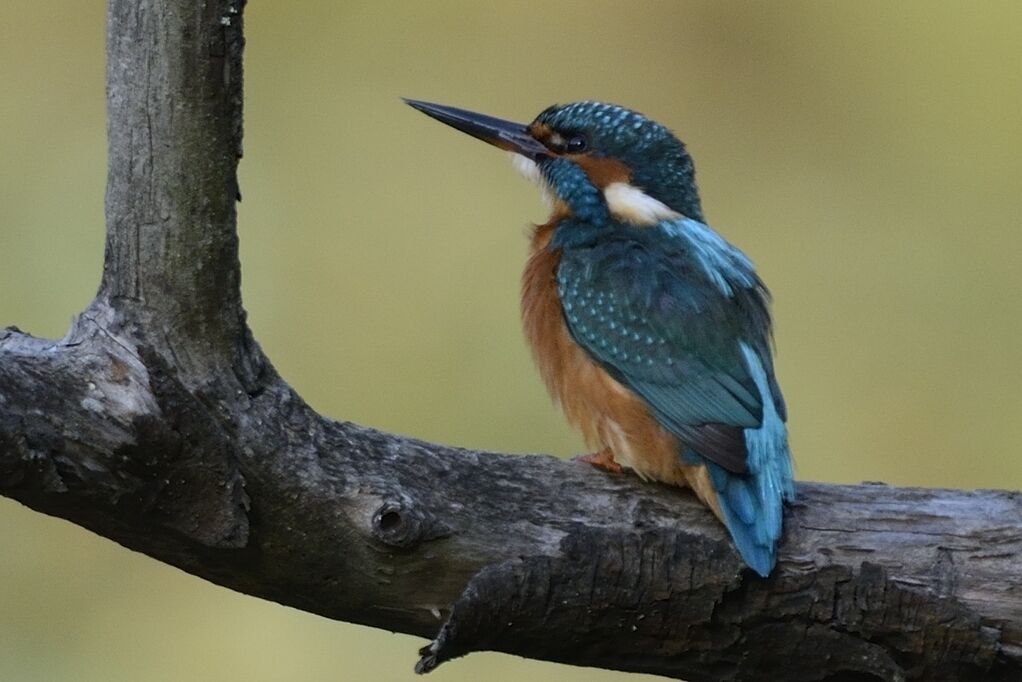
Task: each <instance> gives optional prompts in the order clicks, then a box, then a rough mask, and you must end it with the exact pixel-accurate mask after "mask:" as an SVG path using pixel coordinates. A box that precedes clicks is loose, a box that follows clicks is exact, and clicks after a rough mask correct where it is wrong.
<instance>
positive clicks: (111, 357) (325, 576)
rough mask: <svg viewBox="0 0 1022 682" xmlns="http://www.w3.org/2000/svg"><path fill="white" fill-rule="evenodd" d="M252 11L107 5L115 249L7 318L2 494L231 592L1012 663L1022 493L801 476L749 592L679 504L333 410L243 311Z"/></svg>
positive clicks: (874, 657)
mask: <svg viewBox="0 0 1022 682" xmlns="http://www.w3.org/2000/svg"><path fill="white" fill-rule="evenodd" d="M242 4H243V2H242V1H241V0H230V1H229V0H217V1H213V0H207V1H206V2H200V3H195V2H193V0H162V1H160V2H157V1H156V0H111V1H110V4H109V33H108V51H109V67H108V74H107V76H108V97H109V114H110V130H109V135H110V171H109V185H108V191H107V252H106V265H105V268H104V276H103V285H102V287H101V289H100V292H99V294H98V295H97V298H96V300H95V301H93V303H92V304H91V305H90V306H89V308H88V309H87V310H86V311H85V312H84V313H83V314H82V315H81V316H80V317H79V318H78V319H77V320H76V321H75V323H74V324H73V326H72V329H71V330H70V331H69V333H68V335H67V336H66V337H65V338H64V339H62V340H60V341H47V340H42V339H36V338H33V337H31V336H28V335H26V334H23V333H21V332H19V331H18V330H16V329H13V328H10V329H8V330H5V331H0V493H2V494H3V495H5V496H8V497H11V498H13V499H17V500H19V501H21V502H23V503H24V504H26V505H28V506H30V507H32V508H33V509H37V510H39V511H41V512H44V513H47V514H53V515H56V516H60V517H63V518H66V519H69V520H71V521H73V522H75V523H78V524H80V525H82V526H85V527H87V528H89V529H91V530H93V531H95V532H96V533H99V534H101V535H104V536H106V537H109V538H112V539H114V540H116V541H118V542H120V543H121V544H123V545H125V546H126V547H129V548H131V549H135V550H137V551H141V552H144V553H146V554H148V555H150V556H152V557H155V558H156V559H158V560H160V561H164V562H167V563H170V564H173V565H175V566H178V567H180V568H182V569H183V570H186V571H188V572H190V573H193V574H195V575H199V576H202V577H204V578H206V579H208V580H212V581H214V582H217V583H219V584H221V585H225V586H227V587H230V588H232V589H235V590H238V591H241V592H244V593H247V594H252V595H256V596H259V597H263V598H266V599H271V600H274V601H278V602H281V603H284V604H289V605H291V606H295V607H297V608H300V609H304V610H307V611H311V612H314V613H319V614H322V615H325V616H327V617H330V618H335V619H339V620H346V621H351V622H356V623H363V624H367V625H372V626H376V627H383V628H387V629H391V630H400V631H403V632H409V633H413V634H418V635H423V636H426V637H435V638H434V639H433V642H432V644H430V645H429V646H428V647H426V648H425V649H424V650H423V658H422V660H421V661H420V664H419V669H420V670H422V671H426V670H429V669H431V668H432V667H434V666H436V665H437V664H438V663H440V662H442V661H444V660H447V659H449V658H452V657H455V656H458V655H462V654H464V653H466V652H469V651H474V650H481V649H492V650H498V651H507V652H510V653H516V654H519V655H524V656H530V657H535V658H541V659H548V660H556V661H562V662H567V663H574V664H579V665H590V666H600V667H607V668H615V669H620V670H634V671H643V672H651V673H659V674H662V675H667V676H673V677H679V678H686V679H689V680H693V681H699V680H796V681H797V680H823V679H832V680H885V681H886V680H973V679H986V680H1014V679H1018V678H1019V676H1020V674H1022V562H1019V561H1018V557H1019V556H1020V552H1022V496H1020V495H1019V494H1017V493H1008V492H996V491H983V492H962V491H951V490H921V489H908V488H892V487H887V486H882V485H865V486H827V485H819V484H803V485H801V486H800V487H799V502H798V504H796V505H793V506H792V508H791V509H790V511H789V513H788V515H787V518H786V528H787V532H786V535H785V539H784V543H783V545H782V547H781V551H780V561H779V564H778V567H777V570H776V571H775V573H774V574H773V575H772V576H771V577H770V578H769V579H766V580H763V579H759V578H757V577H755V576H754V575H752V574H751V573H750V572H749V571H746V570H743V567H742V564H741V562H740V560H739V559H738V557H737V556H736V554H735V553H734V550H733V549H732V547H731V544H730V543H729V541H728V540H727V539H726V537H725V534H724V533H723V530H722V529H721V527H720V526H719V524H718V523H717V522H716V521H715V520H714V519H713V517H712V516H711V515H710V514H709V513H708V512H707V511H706V510H705V509H703V508H702V507H701V506H700V505H699V504H698V502H696V501H695V499H694V498H693V497H692V496H691V495H690V494H688V493H687V492H686V491H682V490H677V489H673V488H668V487H664V486H658V485H651V484H644V483H642V482H641V481H639V480H637V479H636V478H634V477H630V476H609V475H605V474H602V473H600V472H597V471H595V470H592V469H590V468H589V467H585V466H579V465H576V464H572V463H566V462H561V461H559V460H556V459H553V458H550V457H511V456H506V455H497V454H489V453H479V452H472V451H466V450H459V449H455V448H448V447H443V446H438V445H432V444H428V443H423V442H419V441H415V440H411V439H406V438H400V437H397V436H392V435H388V434H384V433H379V432H376V431H373V430H371V429H366V428H363V427H359V426H356V425H354V424H349V423H342V422H335V421H332V420H329V419H325V418H323V417H321V416H319V415H317V414H316V413H315V412H314V411H313V410H311V409H310V408H309V407H308V406H307V405H306V404H305V403H304V402H303V401H302V400H301V398H300V397H299V396H297V395H296V394H295V393H294V392H293V391H292V390H291V389H290V387H289V386H288V385H287V384H286V383H285V382H284V381H283V380H282V379H281V378H280V377H279V376H278V375H277V373H276V372H275V371H274V370H273V368H272V366H271V365H270V363H269V362H268V361H267V360H266V358H265V357H264V356H263V355H262V353H261V351H260V349H259V348H258V346H257V345H256V344H255V343H254V341H253V340H252V339H251V336H250V334H249V332H248V330H247V327H246V326H245V323H244V311H243V310H242V308H241V301H240V289H239V281H240V267H239V265H238V257H237V233H236V230H235V224H234V223H235V212H234V201H235V196H236V194H237V183H236V179H235V169H236V163H237V159H238V156H239V150H240V139H241V126H240V107H241V48H242V45H243V40H242V32H241V30H242V25H241V9H242Z"/></svg>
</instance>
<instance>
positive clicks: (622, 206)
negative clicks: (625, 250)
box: [603, 182, 681, 226]
mask: <svg viewBox="0 0 1022 682" xmlns="http://www.w3.org/2000/svg"><path fill="white" fill-rule="evenodd" d="M603 199H604V200H605V201H606V202H607V208H609V209H610V213H611V215H613V216H614V217H615V218H617V219H618V220H624V221H626V222H629V223H632V224H634V225H644V226H651V225H656V224H657V223H659V222H661V221H664V220H677V219H678V218H680V217H681V214H680V213H678V212H677V211H675V210H672V209H671V207H669V206H668V205H667V204H665V203H663V202H662V201H660V200H659V199H654V198H653V197H651V196H650V195H648V194H646V193H645V192H643V191H642V190H641V189H639V188H638V187H636V186H634V185H629V184H628V183H627V182H612V183H610V184H609V185H607V186H606V187H604V188H603Z"/></svg>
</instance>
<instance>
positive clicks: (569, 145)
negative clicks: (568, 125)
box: [564, 135, 589, 154]
mask: <svg viewBox="0 0 1022 682" xmlns="http://www.w3.org/2000/svg"><path fill="white" fill-rule="evenodd" d="M588 146H589V141H588V140H586V138H585V136H584V135H572V136H571V137H569V138H568V139H567V140H565V142H564V151H566V152H569V153H571V154H578V153H579V152H584V151H585V150H586V147H588Z"/></svg>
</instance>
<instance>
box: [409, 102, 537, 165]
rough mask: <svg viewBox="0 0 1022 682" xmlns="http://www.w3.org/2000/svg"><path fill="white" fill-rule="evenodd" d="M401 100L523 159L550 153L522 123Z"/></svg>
mask: <svg viewBox="0 0 1022 682" xmlns="http://www.w3.org/2000/svg"><path fill="white" fill-rule="evenodd" d="M404 101H405V104H407V105H408V106H410V107H412V108H414V109H418V110H419V111H421V112H422V113H424V114H426V115H427V116H430V117H432V118H435V119H436V120H438V121H440V122H441V123H446V124H447V125H449V126H451V127H452V128H457V129H458V130H460V131H461V132H463V133H468V134H469V135H471V136H472V137H475V138H478V139H480V140H482V141H483V142H489V143H490V144H492V145H494V146H495V147H500V148H501V149H506V150H507V151H510V152H516V153H518V154H521V155H522V156H526V157H528V158H530V159H532V160H533V161H535V160H537V159H539V158H541V157H544V156H548V155H549V154H550V150H549V149H547V148H546V147H544V146H543V145H542V144H541V143H539V142H538V141H536V138H534V137H533V136H532V135H530V134H529V131H528V129H527V128H526V126H525V125H523V124H521V123H513V122H511V121H505V120H503V119H500V118H494V117H493V116H487V115H485V114H477V113H475V112H472V111H465V110H464V109H457V108H455V107H445V106H443V105H441V104H433V103H431V102H420V101H418V100H414V99H407V98H404Z"/></svg>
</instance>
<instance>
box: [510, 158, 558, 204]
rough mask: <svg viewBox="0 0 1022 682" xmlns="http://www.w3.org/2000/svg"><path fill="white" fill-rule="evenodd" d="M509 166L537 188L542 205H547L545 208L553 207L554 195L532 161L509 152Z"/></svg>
mask: <svg viewBox="0 0 1022 682" xmlns="http://www.w3.org/2000/svg"><path fill="white" fill-rule="evenodd" d="M511 165H512V166H514V167H515V170H516V171H518V173H519V174H521V176H522V177H523V178H525V179H526V180H528V181H529V182H531V183H533V184H535V185H536V186H537V187H539V193H540V195H541V196H542V197H543V203H544V204H546V205H547V208H551V207H553V205H554V193H553V192H551V191H550V186H549V185H548V184H547V183H546V180H545V179H544V178H543V174H542V173H540V172H539V166H537V165H536V162H535V161H533V160H532V159H530V158H528V157H525V156H522V155H521V154H516V153H515V152H511Z"/></svg>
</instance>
